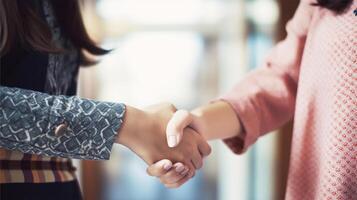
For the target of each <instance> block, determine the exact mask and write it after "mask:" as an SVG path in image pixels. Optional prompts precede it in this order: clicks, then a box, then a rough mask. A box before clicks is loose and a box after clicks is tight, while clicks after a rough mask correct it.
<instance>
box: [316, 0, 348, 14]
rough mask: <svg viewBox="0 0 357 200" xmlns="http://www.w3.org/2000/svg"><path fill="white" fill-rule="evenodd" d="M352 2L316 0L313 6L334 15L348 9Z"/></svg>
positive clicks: (346, 0)
mask: <svg viewBox="0 0 357 200" xmlns="http://www.w3.org/2000/svg"><path fill="white" fill-rule="evenodd" d="M352 1H353V0H317V3H315V4H313V5H317V6H321V7H323V8H327V9H329V10H332V11H334V12H336V13H341V12H343V11H344V10H346V9H347V8H348V6H349V5H350V4H351V3H352Z"/></svg>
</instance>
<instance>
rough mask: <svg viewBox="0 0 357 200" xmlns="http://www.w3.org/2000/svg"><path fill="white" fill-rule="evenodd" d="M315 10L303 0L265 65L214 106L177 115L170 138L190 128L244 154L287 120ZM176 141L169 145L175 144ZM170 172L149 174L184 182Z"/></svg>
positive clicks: (294, 95)
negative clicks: (174, 177) (260, 138)
mask: <svg viewBox="0 0 357 200" xmlns="http://www.w3.org/2000/svg"><path fill="white" fill-rule="evenodd" d="M313 9H314V8H313V7H312V6H311V5H310V2H309V1H308V0H302V1H301V2H300V5H299V7H298V9H297V11H296V13H295V15H294V17H293V18H292V19H291V20H290V22H289V23H288V24H287V27H286V29H287V32H288V36H287V37H286V38H285V39H284V40H283V41H281V42H279V43H278V44H277V45H276V46H275V47H274V48H273V49H272V50H271V51H270V53H269V54H268V57H267V59H266V60H265V62H264V64H263V66H262V67H260V68H258V69H257V70H254V71H252V72H251V73H249V74H248V76H246V78H244V79H243V80H242V81H241V82H240V83H238V84H237V85H236V86H235V87H234V88H233V89H232V90H231V91H230V92H229V93H227V94H226V95H223V96H222V97H221V98H219V99H218V100H217V101H215V102H213V103H212V104H209V105H206V106H202V107H199V108H197V109H195V110H193V111H192V113H186V114H180V115H181V116H180V115H177V116H176V115H175V116H174V118H173V120H172V121H170V124H172V125H170V126H168V131H167V135H168V138H174V136H175V135H181V134H182V131H181V130H182V129H183V128H185V127H186V126H190V127H192V128H194V129H195V130H196V131H198V132H199V133H201V134H202V135H203V136H204V137H205V138H206V139H218V138H221V139H224V141H225V143H226V144H227V145H228V146H229V147H230V148H231V149H232V150H233V151H234V152H235V153H243V152H244V151H245V150H246V149H247V148H248V147H249V146H250V145H251V144H253V143H254V142H255V141H256V140H257V139H258V138H259V137H260V136H261V135H263V134H265V133H267V132H269V131H271V130H273V129H275V128H277V127H279V126H281V125H283V124H284V123H285V122H287V121H288V120H290V119H291V118H292V116H293V113H294V107H295V98H296V92H297V83H298V78H299V73H300V72H299V71H300V64H301V63H300V62H301V58H302V54H303V50H304V46H305V40H306V36H307V33H308V29H309V25H310V21H311V17H312V13H313ZM175 118H176V119H175ZM179 139H180V136H178V137H177V139H176V140H173V141H172V142H170V143H169V145H170V146H175V145H176V144H177V143H178V142H179V141H180V140H179ZM175 142H176V143H175ZM159 167H162V166H159V165H152V166H150V167H149V169H148V171H152V172H157V169H158V168H159ZM155 170H156V171H155ZM169 173H170V172H168V173H152V174H153V175H156V176H159V177H160V179H161V181H162V182H170V183H171V185H173V186H174V187H178V186H180V185H182V184H183V183H184V182H185V181H183V182H181V181H176V180H175V179H173V178H172V176H170V175H169Z"/></svg>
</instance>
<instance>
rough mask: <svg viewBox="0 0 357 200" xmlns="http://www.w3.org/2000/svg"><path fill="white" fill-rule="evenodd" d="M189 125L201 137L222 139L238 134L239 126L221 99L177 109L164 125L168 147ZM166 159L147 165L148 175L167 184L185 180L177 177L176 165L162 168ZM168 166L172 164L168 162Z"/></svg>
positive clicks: (226, 104)
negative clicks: (193, 106) (170, 167)
mask: <svg viewBox="0 0 357 200" xmlns="http://www.w3.org/2000/svg"><path fill="white" fill-rule="evenodd" d="M187 127H191V128H193V129H194V130H196V131H197V132H198V133H200V134H201V135H202V137H203V138H205V139H207V140H210V139H218V138H221V139H225V138H230V137H235V136H238V135H239V134H241V132H242V128H241V125H240V122H239V120H238V117H237V115H236V113H235V112H234V110H233V108H232V107H231V106H230V105H229V104H228V103H226V102H224V101H218V102H215V103H213V104H209V105H205V106H202V107H199V108H197V109H195V110H193V111H192V112H188V111H184V110H179V111H177V112H176V113H175V114H174V115H173V117H172V118H171V120H170V122H169V123H168V126H167V131H166V134H167V140H168V145H169V146H170V147H175V146H177V145H178V144H179V143H180V141H181V138H182V137H183V135H184V134H185V133H184V130H185V129H186V128H187ZM165 163H168V161H167V160H163V161H160V162H157V163H155V164H153V165H151V166H149V167H148V170H147V171H148V174H149V175H151V176H156V177H158V178H159V179H160V181H161V182H162V183H164V184H165V185H166V186H167V187H170V188H176V187H179V186H181V185H182V184H184V183H185V182H186V181H188V180H189V178H188V177H184V178H181V179H178V178H177V177H180V176H182V174H181V173H180V172H177V170H176V168H174V169H170V170H164V169H165V168H164V165H163V164H165ZM181 165H183V164H182V163H175V165H174V166H181ZM170 166H172V163H171V165H170Z"/></svg>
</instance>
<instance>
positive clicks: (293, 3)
mask: <svg viewBox="0 0 357 200" xmlns="http://www.w3.org/2000/svg"><path fill="white" fill-rule="evenodd" d="M297 4H298V0H289V1H283V0H85V1H83V13H84V18H85V22H86V25H87V27H88V29H89V31H90V34H91V35H92V37H93V38H95V39H96V40H97V41H98V42H100V43H101V44H102V45H103V46H104V47H106V48H108V49H113V51H112V53H110V54H109V55H108V56H105V57H104V58H102V60H101V62H100V63H99V64H98V65H97V66H95V67H91V68H82V69H81V75H80V94H81V96H83V97H87V98H94V99H98V100H105V101H115V102H123V103H127V104H130V105H133V106H137V107H144V106H147V105H151V104H155V103H158V102H163V101H167V102H172V103H174V104H175V105H176V106H177V107H178V108H185V109H191V108H194V107H195V106H198V105H201V104H205V103H207V102H209V101H210V100H212V99H214V98H215V97H217V96H219V95H220V94H223V93H224V92H227V91H228V90H229V89H230V88H231V87H232V86H233V85H234V84H235V83H237V82H238V81H239V80H240V79H241V78H242V77H244V75H245V74H246V73H247V72H248V71H249V70H251V69H254V68H256V67H259V65H260V63H261V62H262V60H263V59H264V55H265V54H266V52H267V51H268V50H269V49H270V48H271V46H272V45H274V43H276V41H278V40H280V39H282V38H284V36H285V30H284V26H285V24H286V22H287V20H288V19H289V18H291V17H292V15H293V13H294V10H295V9H296V7H297ZM290 135H291V125H290V124H287V125H286V126H285V127H283V128H282V129H281V130H277V131H276V132H275V133H272V134H269V135H267V136H264V137H262V138H261V139H259V141H258V142H257V143H256V144H255V145H254V146H253V147H251V148H250V150H249V151H248V152H247V153H245V154H244V155H240V156H237V155H233V153H231V152H230V150H229V149H228V148H227V147H226V146H225V145H224V144H223V143H222V142H221V141H213V142H210V144H211V145H212V147H213V153H212V155H211V156H210V157H209V158H207V159H206V161H205V165H204V168H203V169H202V170H201V171H200V172H199V173H198V175H196V177H195V178H194V179H192V180H191V181H189V182H188V183H186V184H185V185H184V186H183V187H181V188H179V189H166V188H165V187H163V186H162V185H161V184H160V183H159V181H158V180H156V179H155V178H152V177H149V176H148V175H146V167H147V166H146V164H145V163H144V162H143V161H141V160H140V159H139V158H137V157H136V156H135V155H134V154H133V153H132V152H130V151H129V150H128V149H126V148H124V147H120V146H119V145H116V146H115V147H114V149H113V154H112V156H111V160H110V161H106V162H98V161H82V162H79V161H77V166H78V168H79V174H78V176H79V177H80V180H81V186H82V190H83V192H84V196H85V199H89V200H91V199H93V200H97V199H103V200H163V199H164V200H216V199H217V200H236V199H241V200H273V199H274V200H275V199H283V198H284V193H285V185H286V182H285V180H286V176H287V170H288V163H289V160H288V156H289V152H290Z"/></svg>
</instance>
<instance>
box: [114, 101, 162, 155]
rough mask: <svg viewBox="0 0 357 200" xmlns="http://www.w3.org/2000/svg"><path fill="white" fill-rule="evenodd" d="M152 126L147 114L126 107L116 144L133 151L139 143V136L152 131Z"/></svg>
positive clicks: (151, 119)
mask: <svg viewBox="0 0 357 200" xmlns="http://www.w3.org/2000/svg"><path fill="white" fill-rule="evenodd" d="M154 124H155V123H154V121H153V118H152V117H150V114H149V113H147V112H145V111H143V110H139V109H136V108H134V107H130V106H127V111H126V114H125V117H124V122H123V126H122V128H121V130H120V132H119V133H118V137H117V141H116V142H117V143H119V144H122V145H124V146H127V147H128V148H130V149H133V147H134V146H136V143H138V142H140V135H142V134H143V133H145V132H148V131H150V130H152V129H153V128H154Z"/></svg>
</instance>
